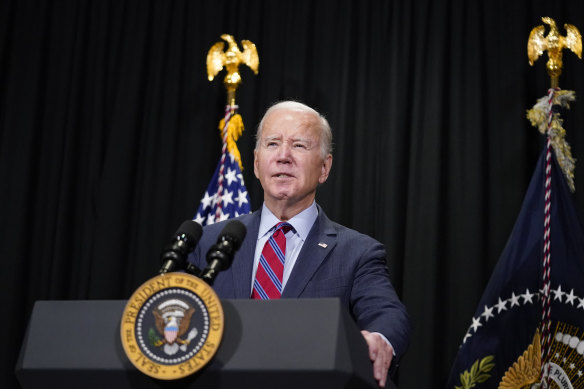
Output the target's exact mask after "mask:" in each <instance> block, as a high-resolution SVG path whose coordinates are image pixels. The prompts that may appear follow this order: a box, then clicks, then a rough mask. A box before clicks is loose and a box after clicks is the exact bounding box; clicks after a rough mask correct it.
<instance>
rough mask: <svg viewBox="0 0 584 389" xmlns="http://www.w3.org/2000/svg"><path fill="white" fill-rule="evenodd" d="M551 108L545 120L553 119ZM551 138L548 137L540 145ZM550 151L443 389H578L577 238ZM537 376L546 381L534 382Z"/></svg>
mask: <svg viewBox="0 0 584 389" xmlns="http://www.w3.org/2000/svg"><path fill="white" fill-rule="evenodd" d="M551 101H552V99H550V106H549V107H548V108H549V110H550V112H551V115H550V117H552V116H555V115H558V114H557V113H554V112H552V111H551V110H552V104H551ZM555 117H556V119H559V116H555ZM559 120H561V119H559ZM550 126H551V122H550ZM550 126H548V130H549V127H550ZM558 128H559V129H561V126H560V127H558V126H556V130H557V129H558ZM561 130H563V129H561ZM552 132H553V131H552ZM553 136H554V135H553V134H551V133H550V132H549V131H548V139H549V138H551V137H553ZM558 150H559V149H557V148H556V147H555V145H554V148H553V149H552V148H551V147H550V145H549V143H548V145H547V146H546V148H544V150H543V152H542V154H541V157H540V158H539V161H538V163H537V166H536V169H535V172H534V174H533V177H532V179H531V182H530V184H529V187H528V190H527V194H526V196H525V199H524V201H523V205H522V208H521V211H520V213H519V216H518V219H517V221H516V223H515V226H514V228H513V230H512V233H511V236H510V238H509V240H508V242H507V245H506V247H505V248H504V250H503V253H502V254H501V257H500V259H499V262H498V263H497V265H496V267H495V269H494V271H493V274H492V275H491V279H490V281H489V283H488V284H487V287H486V289H485V291H484V293H483V296H482V298H481V300H480V303H479V305H478V307H477V309H476V311H475V314H474V316H473V317H472V320H471V323H470V326H469V328H468V331H467V333H466V335H465V336H464V339H463V341H462V345H461V346H460V349H459V352H458V355H457V357H456V359H455V362H454V364H453V366H452V370H451V373H450V377H449V380H448V384H447V388H449V389H451V388H465V389H466V388H477V389H480V388H509V389H510V388H524V387H526V388H536V387H552V388H556V387H557V388H584V233H583V230H582V226H581V223H580V220H579V219H578V216H577V211H576V209H575V208H574V204H573V201H572V198H571V193H570V190H569V187H568V182H569V180H567V179H566V174H565V173H566V171H565V169H562V167H561V166H560V164H559V163H558V158H557V154H558ZM564 151H565V150H564ZM568 151H569V148H568ZM560 152H561V150H560ZM570 158H571V156H570ZM562 159H565V155H564V156H562V157H560V160H562ZM546 196H547V197H546ZM546 256H549V258H548V259H549V263H548V265H547V266H546V265H545V263H544V259H545V258H546ZM546 276H547V277H546ZM546 292H547V293H546ZM546 296H548V297H549V300H548V301H547V304H544V303H545V302H546V301H545V300H546V299H545V297H546ZM546 328H547V330H548V332H549V335H550V337H549V338H546V337H545V332H546ZM542 332H544V333H542ZM546 339H547V340H546ZM544 371H545V372H546V374H547V375H548V377H549V378H544V379H543V380H542V373H543V372H544ZM543 376H544V377H545V375H543ZM541 383H543V386H540V385H541ZM548 385H549V386H548Z"/></svg>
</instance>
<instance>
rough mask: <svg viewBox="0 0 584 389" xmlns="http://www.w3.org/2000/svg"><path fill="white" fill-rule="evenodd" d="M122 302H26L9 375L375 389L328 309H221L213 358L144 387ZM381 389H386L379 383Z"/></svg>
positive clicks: (352, 336) (351, 340) (357, 345)
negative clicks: (29, 307)
mask: <svg viewBox="0 0 584 389" xmlns="http://www.w3.org/2000/svg"><path fill="white" fill-rule="evenodd" d="M125 304H126V301H123V300H115V301H95V300H86V301H80V300H76V301H38V302H36V304H35V306H34V309H33V312H32V315H31V319H30V322H29V326H28V329H27V333H26V335H25V338H24V340H23V344H22V349H21V352H20V356H19V359H18V363H17V366H16V376H17V378H18V380H19V382H20V384H21V386H22V387H23V388H24V389H33V388H60V389H66V388H75V389H78V388H87V389H90V388H96V389H97V388H99V389H103V388H106V389H116V388H145V389H146V388H177V389H178V388H180V389H183V388H184V389H186V388H247V387H254V388H270V389H272V388H295V389H296V388H300V387H301V388H306V389H310V388H319V389H320V388H376V387H377V385H376V383H375V381H374V379H373V368H372V365H371V362H370V360H369V357H368V352H367V345H366V342H365V340H364V338H363V336H362V335H361V333H360V331H359V329H358V328H357V326H356V324H355V323H354V321H353V319H352V318H351V317H350V315H349V313H348V312H347V311H346V309H345V308H344V307H343V306H342V304H341V303H340V301H339V300H338V299H282V300H271V301H255V300H222V305H223V311H224V317H225V326H224V333H223V339H222V341H221V345H220V347H219V349H218V350H217V353H216V354H215V356H214V358H213V359H212V360H211V361H210V362H209V364H208V365H207V366H205V367H204V368H203V369H201V370H200V371H198V372H196V373H195V374H193V375H190V376H188V377H185V378H182V379H180V380H174V381H164V380H158V379H155V378H151V377H149V376H146V375H144V374H143V373H141V372H140V371H139V370H137V369H136V368H135V367H134V366H133V365H132V363H131V362H130V361H129V360H128V359H127V357H126V355H125V353H124V351H123V348H122V344H121V340H120V319H121V316H122V312H123V310H124V307H125ZM386 387H388V388H395V386H394V385H393V384H392V383H391V382H388V384H387V385H386Z"/></svg>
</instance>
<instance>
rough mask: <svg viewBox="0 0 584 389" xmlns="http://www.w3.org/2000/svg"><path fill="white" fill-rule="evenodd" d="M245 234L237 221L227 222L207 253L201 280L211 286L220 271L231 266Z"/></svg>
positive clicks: (244, 230)
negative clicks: (205, 265)
mask: <svg viewBox="0 0 584 389" xmlns="http://www.w3.org/2000/svg"><path fill="white" fill-rule="evenodd" d="M245 234H246V229H245V226H244V225H243V223H242V222H240V221H238V220H231V221H229V222H228V223H227V225H226V226H225V227H224V228H223V231H221V233H220V234H219V238H217V243H216V244H214V245H213V246H211V248H210V249H209V251H208V252H207V263H208V265H207V267H206V268H205V270H203V273H202V275H201V278H202V279H203V280H204V281H206V282H207V283H208V284H209V285H212V284H213V281H214V280H215V277H217V274H219V272H220V271H221V270H225V269H227V268H228V267H229V266H231V262H233V256H234V255H235V252H236V251H237V250H239V247H240V246H241V242H242V241H243V238H245Z"/></svg>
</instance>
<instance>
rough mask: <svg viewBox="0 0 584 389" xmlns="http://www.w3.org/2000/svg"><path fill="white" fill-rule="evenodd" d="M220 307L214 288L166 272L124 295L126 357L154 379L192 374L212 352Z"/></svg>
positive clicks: (122, 330)
mask: <svg viewBox="0 0 584 389" xmlns="http://www.w3.org/2000/svg"><path fill="white" fill-rule="evenodd" d="M223 323H224V322H223V308H222V307H221V302H220V300H219V298H218V297H217V295H216V294H215V291H213V289H212V288H211V287H210V286H209V285H208V284H206V283H205V282H204V281H202V280H201V279H199V278H197V277H195V276H192V275H190V274H186V273H166V274H162V275H159V276H156V277H154V278H152V279H150V280H148V281H146V282H145V283H144V284H142V285H141V286H140V287H139V288H138V289H137V290H136V291H135V292H134V294H133V295H132V296H131V297H130V299H129V300H128V303H127V304H126V308H125V309H124V313H123V315H122V321H121V326H120V335H121V339H122V345H123V347H124V351H125V352H126V355H127V356H128V359H129V360H130V361H131V362H132V363H133V364H134V366H136V368H137V369H138V370H140V371H141V372H143V373H144V374H147V375H149V376H151V377H154V378H159V379H163V380H174V379H179V378H183V377H185V376H188V375H190V374H193V373H195V372H196V371H198V370H199V369H201V368H202V367H203V366H205V365H206V364H207V363H208V362H209V361H210V360H211V358H212V357H213V356H214V355H215V352H216V351H217V348H218V347H219V344H220V342H221V337H222V335H223Z"/></svg>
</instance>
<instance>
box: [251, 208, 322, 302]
mask: <svg viewBox="0 0 584 389" xmlns="http://www.w3.org/2000/svg"><path fill="white" fill-rule="evenodd" d="M317 217H318V208H317V207H316V202H314V201H313V202H312V205H311V206H310V207H308V208H306V209H305V210H304V211H302V212H300V213H299V214H298V215H296V216H294V217H293V218H291V219H290V220H288V221H287V223H288V224H290V225H291V226H292V227H293V228H294V229H293V230H290V231H288V232H287V233H286V259H285V260H284V275H283V276H282V290H284V287H285V286H286V282H288V278H290V273H292V269H293V268H294V265H295V264H296V260H297V259H298V254H300V250H301V249H302V246H303V245H304V242H305V241H306V238H307V237H308V233H309V232H310V229H311V228H312V226H313V225H314V222H315V221H316V218H317ZM280 221H281V220H279V219H278V218H277V217H276V216H275V215H274V214H273V213H272V211H270V210H269V209H268V207H266V204H265V203H264V205H263V206H262V216H261V219H260V229H259V231H258V236H257V243H256V250H255V255H254V257H253V276H252V278H251V287H250V295H251V291H252V290H253V283H254V281H255V275H256V271H257V269H258V264H259V262H260V256H261V255H262V250H263V249H264V246H265V244H266V242H267V240H268V239H269V238H270V236H272V234H273V233H274V227H275V226H276V224H278V223H280Z"/></svg>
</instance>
